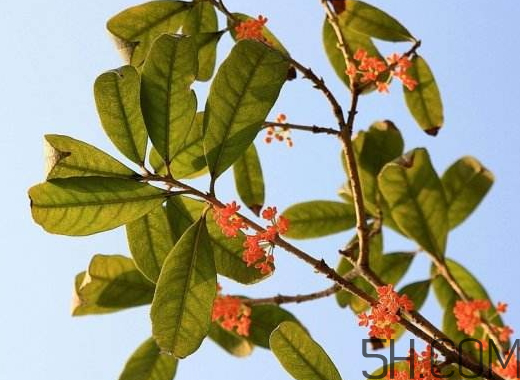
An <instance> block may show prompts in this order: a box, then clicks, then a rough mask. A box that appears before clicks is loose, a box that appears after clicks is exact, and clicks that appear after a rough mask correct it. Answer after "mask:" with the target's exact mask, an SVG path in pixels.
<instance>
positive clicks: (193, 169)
mask: <svg viewBox="0 0 520 380" xmlns="http://www.w3.org/2000/svg"><path fill="white" fill-rule="evenodd" d="M203 118H204V114H203V113H202V112H199V113H197V115H195V119H193V124H192V125H191V128H190V130H189V132H188V133H187V135H186V138H185V140H184V142H183V145H182V147H181V148H179V150H178V151H177V153H176V155H175V157H172V163H171V164H170V170H171V172H172V174H173V176H174V177H175V178H177V179H183V178H195V177H198V176H200V175H203V174H205V173H206V172H207V171H208V168H207V165H206V157H204V147H203V145H202V139H203V131H202V119H203ZM150 164H151V165H152V167H153V168H154V169H155V171H156V173H160V174H166V173H167V172H166V166H165V164H164V160H163V159H162V158H161V156H160V155H159V153H157V150H156V149H155V148H152V150H151V152H150Z"/></svg>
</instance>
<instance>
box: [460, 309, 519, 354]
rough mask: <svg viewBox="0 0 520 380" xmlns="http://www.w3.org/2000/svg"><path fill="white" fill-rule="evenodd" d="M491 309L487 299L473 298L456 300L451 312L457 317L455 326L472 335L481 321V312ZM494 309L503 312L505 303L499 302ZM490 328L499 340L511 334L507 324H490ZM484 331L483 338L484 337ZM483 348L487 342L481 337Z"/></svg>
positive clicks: (505, 339)
mask: <svg viewBox="0 0 520 380" xmlns="http://www.w3.org/2000/svg"><path fill="white" fill-rule="evenodd" d="M490 309H491V302H489V301H488V300H473V301H457V302H455V306H454V308H453V314H454V315H455V318H456V319H457V328H458V329H459V331H463V332H465V333H466V334H468V335H470V336H471V335H473V334H474V333H475V330H476V329H477V327H479V326H480V324H481V323H482V316H481V312H486V313H487V312H489V310H490ZM496 310H497V312H498V313H505V312H506V310H507V304H505V303H502V302H499V303H498V305H497V307H496ZM491 329H492V330H493V332H494V333H496V334H497V335H498V339H499V340H500V341H501V342H507V341H508V340H509V338H510V337H511V334H513V330H512V329H511V328H510V327H509V326H503V327H500V326H496V325H493V324H491ZM485 334H486V333H485V332H484V338H485V337H486V335H485ZM482 345H483V348H484V349H487V346H488V345H487V342H486V341H485V339H482Z"/></svg>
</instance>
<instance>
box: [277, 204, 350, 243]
mask: <svg viewBox="0 0 520 380" xmlns="http://www.w3.org/2000/svg"><path fill="white" fill-rule="evenodd" d="M283 216H284V217H286V218H287V219H289V223H290V227H289V230H288V231H287V233H286V234H285V236H287V237H289V238H293V239H310V238H317V237H322V236H327V235H331V234H335V233H338V232H342V231H346V230H348V229H350V228H353V227H354V226H355V225H356V215H355V212H354V206H353V205H351V204H348V203H343V202H334V201H310V202H304V203H297V204H295V205H292V206H291V207H289V208H288V209H287V210H285V211H284V212H283Z"/></svg>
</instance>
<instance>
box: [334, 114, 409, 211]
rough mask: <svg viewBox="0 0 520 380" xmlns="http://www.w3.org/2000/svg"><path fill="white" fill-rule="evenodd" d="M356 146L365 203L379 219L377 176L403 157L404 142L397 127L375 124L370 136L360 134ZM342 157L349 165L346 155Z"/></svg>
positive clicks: (391, 124)
mask: <svg viewBox="0 0 520 380" xmlns="http://www.w3.org/2000/svg"><path fill="white" fill-rule="evenodd" d="M352 145H353V147H354V150H355V152H356V158H357V163H358V168H359V169H358V171H359V177H360V182H361V190H362V193H363V200H364V202H365V205H366V208H367V210H368V211H369V212H370V213H371V214H373V215H377V209H378V203H379V196H378V195H379V194H378V193H379V190H378V185H377V176H378V174H379V172H380V171H381V169H382V168H383V166H385V164H387V163H388V162H390V161H392V160H394V159H396V158H397V157H399V156H400V155H402V154H403V148H404V141H403V138H402V136H401V133H400V132H399V130H398V129H397V127H396V126H395V124H394V123H392V122H391V121H381V122H376V123H374V124H372V125H371V126H370V128H369V130H368V131H366V132H365V131H360V132H359V133H358V134H357V135H356V137H355V138H354V140H353V142H352ZM342 157H343V161H345V158H344V155H343V156H342ZM383 220H385V218H383Z"/></svg>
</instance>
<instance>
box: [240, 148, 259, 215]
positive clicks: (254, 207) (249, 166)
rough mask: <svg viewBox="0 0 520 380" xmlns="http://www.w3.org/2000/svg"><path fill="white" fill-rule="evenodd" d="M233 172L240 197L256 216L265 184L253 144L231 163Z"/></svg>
mask: <svg viewBox="0 0 520 380" xmlns="http://www.w3.org/2000/svg"><path fill="white" fill-rule="evenodd" d="M233 173H234V175H235V186H236V188H237V192H238V195H239V196H240V199H241V200H242V202H244V203H245V204H246V206H247V207H249V209H251V211H253V212H254V213H255V214H256V215H257V216H258V215H259V214H260V210H261V209H262V207H263V206H264V200H265V186H264V177H263V174H262V166H261V164H260V158H259V157H258V153H257V152H256V148H255V145H254V144H251V146H250V147H249V148H247V150H246V151H245V152H244V154H243V155H242V156H241V157H240V158H239V159H238V160H237V161H236V162H235V163H234V164H233Z"/></svg>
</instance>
